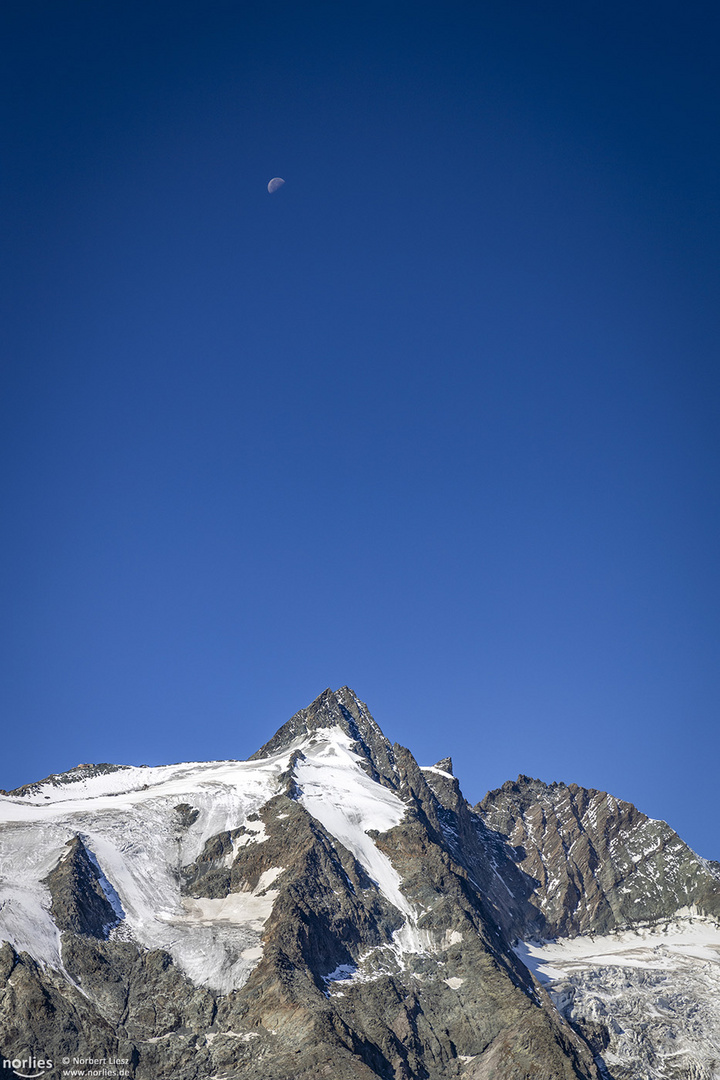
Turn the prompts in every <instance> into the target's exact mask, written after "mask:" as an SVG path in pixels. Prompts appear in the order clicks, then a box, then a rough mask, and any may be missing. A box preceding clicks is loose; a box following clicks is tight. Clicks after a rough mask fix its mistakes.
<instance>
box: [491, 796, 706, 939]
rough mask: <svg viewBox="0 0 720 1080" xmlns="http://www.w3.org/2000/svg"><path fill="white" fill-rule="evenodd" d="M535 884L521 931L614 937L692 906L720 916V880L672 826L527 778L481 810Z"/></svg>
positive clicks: (617, 803)
mask: <svg viewBox="0 0 720 1080" xmlns="http://www.w3.org/2000/svg"><path fill="white" fill-rule="evenodd" d="M475 813H476V814H477V816H478V817H479V819H480V820H481V821H482V822H483V824H484V825H485V826H486V827H487V828H489V829H491V830H493V831H494V832H495V834H496V835H497V836H498V837H502V838H504V840H505V841H506V843H507V844H508V845H509V848H510V849H512V851H513V853H514V857H515V859H516V860H517V866H518V867H519V868H520V869H521V870H522V872H523V873H524V874H525V875H527V878H528V879H531V880H533V882H534V888H533V894H532V896H531V897H530V898H529V905H530V908H534V909H536V912H537V914H538V916H539V917H540V918H539V919H538V918H536V917H533V916H529V917H528V913H527V912H526V916H525V919H524V920H522V921H521V922H520V923H519V924H518V925H517V927H516V932H517V934H518V935H519V936H532V934H533V933H536V932H537V927H538V925H540V926H542V932H543V934H544V936H546V937H555V936H558V935H560V936H568V935H570V936H572V935H575V934H579V933H586V932H593V933H606V932H607V931H609V930H612V929H616V928H618V927H622V926H629V925H632V924H634V923H637V922H652V921H653V920H659V919H663V918H667V917H668V916H670V915H672V914H673V913H674V912H676V911H678V910H679V909H681V908H685V907H694V908H696V909H697V910H698V911H700V912H703V913H705V914H708V915H715V916H720V876H719V875H718V874H717V872H716V871H715V870H713V868H712V867H711V866H710V865H709V864H708V863H707V862H706V861H705V860H704V859H701V858H699V856H697V855H696V854H695V852H693V851H692V850H691V849H690V848H689V847H688V846H687V844H685V843H683V841H682V840H681V839H680V837H679V836H678V835H677V833H675V832H673V830H672V829H671V828H670V826H669V825H667V824H666V823H665V822H664V821H654V820H653V819H651V818H648V817H646V815H645V814H642V813H641V812H640V811H639V810H637V809H636V808H635V807H634V806H632V804H631V803H628V802H623V801H621V800H619V799H615V798H613V796H612V795H608V794H607V793H606V792H603V791H594V790H588V789H586V788H582V787H578V785H577V784H569V785H566V784H561V783H553V784H545V783H543V782H542V781H541V780H532V779H530V778H529V777H527V776H519V777H518V779H517V780H516V781H508V782H507V783H505V784H503V786H502V787H501V788H498V789H497V790H496V791H491V792H489V793H488V794H487V795H486V796H485V798H484V799H483V800H482V802H481V803H479V804H478V805H477V806H476V807H475Z"/></svg>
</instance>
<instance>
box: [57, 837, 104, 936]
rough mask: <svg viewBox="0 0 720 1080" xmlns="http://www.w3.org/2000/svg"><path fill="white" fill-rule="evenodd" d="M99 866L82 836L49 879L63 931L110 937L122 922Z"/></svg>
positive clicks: (66, 853)
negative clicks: (103, 882) (102, 878)
mask: <svg viewBox="0 0 720 1080" xmlns="http://www.w3.org/2000/svg"><path fill="white" fill-rule="evenodd" d="M100 879H101V875H100V871H99V869H98V866H97V863H96V862H95V861H94V860H93V859H92V858H91V856H90V853H89V852H88V849H87V848H86V847H85V845H84V844H83V842H82V840H81V839H80V837H79V836H76V837H75V838H74V839H73V840H71V841H70V843H69V844H68V845H67V846H66V848H65V851H64V853H63V854H62V855H61V856H60V859H59V861H58V863H57V865H56V866H55V868H54V869H53V870H51V871H50V873H49V874H48V876H47V877H46V878H45V884H46V885H47V886H48V888H49V889H50V895H51V897H52V907H51V911H52V916H53V918H54V920H55V922H56V923H57V925H58V927H59V929H60V930H69V931H72V932H73V933H75V934H87V935H89V936H91V937H97V938H106V937H107V936H108V933H109V931H110V930H111V929H112V927H113V926H117V924H118V923H119V921H120V917H119V915H118V914H117V913H116V912H115V909H114V908H113V906H112V904H111V903H110V901H109V900H108V898H107V896H106V895H105V892H104V890H103V887H102V885H101V880H100Z"/></svg>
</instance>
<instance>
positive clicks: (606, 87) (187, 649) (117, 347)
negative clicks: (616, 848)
mask: <svg viewBox="0 0 720 1080" xmlns="http://www.w3.org/2000/svg"><path fill="white" fill-rule="evenodd" d="M1 18H2V21H3V23H4V29H3V41H4V45H3V49H4V52H5V56H4V61H3V78H4V82H5V92H4V94H3V99H4V104H3V106H2V110H3V112H2V127H3V146H4V156H5V165H4V169H3V173H2V179H1V180H0V196H1V198H2V204H3V208H4V222H3V241H2V244H3V250H4V255H5V257H4V259H3V270H2V274H3V290H2V291H3V297H4V299H3V302H2V303H3V308H4V312H3V322H4V326H5V332H4V340H5V348H4V353H5V360H4V362H3V376H2V378H3V388H2V422H1V426H0V428H1V429H0V445H1V446H2V460H3V468H2V481H1V482H2V504H3V508H4V510H3V519H4V526H3V530H2V534H1V544H2V559H1V563H0V564H1V566H2V589H3V598H4V599H3V603H2V612H3V614H2V654H3V657H4V661H3V679H2V697H3V702H2V711H3V716H4V751H5V752H4V754H3V759H2V764H1V767H0V785H1V786H3V787H5V788H11V787H13V786H15V785H17V784H20V783H23V782H26V781H28V780H32V779H36V778H39V777H40V776H44V775H46V774H47V773H49V772H51V771H60V770H63V769H65V768H68V767H70V766H72V765H75V764H77V763H78V762H81V761H119V762H130V763H136V764H141V763H148V764H159V763H163V762H167V761H178V760H188V759H191V760H192V759H211V758H225V757H240V758H242V757H245V756H247V755H249V754H250V753H252V752H253V751H254V750H256V749H257V747H258V746H259V745H261V743H263V742H264V741H266V739H268V738H269V737H270V735H271V734H272V733H273V732H274V730H275V729H276V728H277V727H278V726H279V725H280V724H281V723H282V722H284V721H285V720H286V719H287V718H288V717H289V716H290V715H291V714H292V713H293V712H295V711H296V710H297V709H298V708H301V707H302V706H304V705H306V704H307V703H308V702H309V701H310V700H311V699H312V698H314V697H315V696H316V695H317V694H319V693H320V692H321V691H322V690H323V689H324V688H325V687H326V686H332V687H337V686H340V685H343V684H349V685H350V686H352V687H353V688H354V689H355V690H356V691H357V693H358V694H359V696H360V697H361V698H363V699H364V700H365V701H367V702H368V704H369V706H370V708H371V710H372V711H373V713H374V715H375V717H376V719H377V720H378V722H379V723H380V724H381V726H382V727H383V729H384V730H385V732H386V734H387V735H388V736H389V737H390V738H391V739H393V740H397V741H399V742H401V743H403V744H405V745H408V746H409V747H410V748H411V749H412V750H413V752H414V753H415V755H416V757H418V759H419V760H420V761H421V763H431V762H432V761H435V760H437V759H438V758H440V757H443V756H445V755H446V754H452V756H453V757H454V759H455V762H456V772H457V773H458V775H459V776H460V778H461V781H462V784H463V788H464V791H465V793H466V795H467V796H468V798H470V799H471V800H472V801H473V802H474V801H476V800H478V799H480V798H481V797H482V795H483V794H484V793H485V791H486V790H487V789H488V788H490V787H495V786H497V785H499V784H501V783H502V782H503V781H504V780H506V779H510V778H514V777H515V776H517V774H518V773H520V772H523V773H527V774H530V775H533V776H539V777H541V778H542V779H545V780H547V781H551V780H556V779H557V780H565V781H567V782H572V781H575V782H577V783H580V784H584V785H586V786H592V787H597V788H601V789H604V790H609V791H611V792H612V793H613V794H615V795H616V796H618V797H620V798H625V799H629V800H631V801H633V802H635V803H636V805H638V806H639V808H640V809H642V810H644V811H645V812H647V813H649V814H651V815H652V816H655V817H662V818H665V819H666V820H668V821H669V822H670V824H671V825H672V826H673V827H674V828H676V829H677V830H678V831H679V832H680V833H681V835H682V836H683V837H684V838H685V839H686V840H687V841H688V842H689V843H691V844H692V845H693V846H694V847H695V848H696V849H697V850H698V851H699V852H700V853H701V854H703V855H705V856H707V857H710V858H720V846H718V840H717V804H716V769H717V755H718V733H717V731H718V728H717V718H718V681H719V680H718V670H719V665H718V609H719V603H718V601H719V600H720V597H719V596H718V592H719V589H718V584H719V582H718V568H717V567H718V558H717V552H718V536H717V534H718V524H719V512H718V510H719V508H718V490H719V484H718V472H719V467H718V466H719V454H718V415H717V414H718V382H719V378H718V337H719V334H718V330H719V325H718V323H719V322H720V318H719V316H718V311H719V310H720V309H719V308H718V304H717V295H718V284H719V281H718V278H719V276H720V275H719V273H718V269H719V265H718V264H719V259H718V252H719V243H718V241H719V240H720V218H719V216H718V175H719V172H720V170H719V168H718V166H719V165H720V160H719V158H720V154H719V152H718V140H717V131H718V119H719V117H718V113H719V112H720V87H719V86H718V81H717V45H718V31H719V29H720V22H719V20H718V17H717V16H716V15H715V14H713V13H711V12H710V9H709V7H708V5H704V4H703V5H700V4H690V5H687V4H685V5H682V6H681V5H680V4H679V3H660V4H657V3H655V4H652V5H651V4H648V3H639V4H633V5H620V4H619V3H609V4H599V3H595V2H591V0H587V2H584V3H577V2H574V3H570V2H567V3H565V2H550V3H549V4H545V5H542V6H539V5H537V4H535V3H531V2H529V0H527V2H525V0H514V2H513V3H506V2H503V3H500V2H497V3H479V4H478V3H473V4H465V3H443V4H440V3H433V4H426V3H422V2H421V3H413V4H405V3H392V2H386V3H383V4H374V3H367V4H361V5H338V4H330V3H327V4H325V3H312V2H311V3H308V4H284V3H276V4H274V5H268V4H260V3H237V2H233V3H230V2H224V0H218V2H212V3H202V4H201V3H199V2H192V3H178V2H173V3H170V2H157V0H143V2H142V3H140V2H136V0H123V2H122V3H119V2H112V0H110V2H106V3H103V4H98V5H89V4H84V3H75V2H68V3H65V4H62V5H58V4H55V3H50V2H49V0H33V3H31V4H30V3H27V2H26V0H12V2H10V3H7V4H5V5H4V7H3V12H2V16H1ZM276 175H279V176H282V177H284V178H285V180H286V184H285V187H284V188H282V190H281V191H279V192H277V193H275V194H274V195H272V196H270V195H268V193H267V190H266V185H267V182H268V180H269V179H270V178H271V177H272V176H276Z"/></svg>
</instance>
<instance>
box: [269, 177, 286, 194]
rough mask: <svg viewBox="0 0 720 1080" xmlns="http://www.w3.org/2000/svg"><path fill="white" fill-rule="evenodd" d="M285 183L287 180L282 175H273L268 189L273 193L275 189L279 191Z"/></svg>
mask: <svg viewBox="0 0 720 1080" xmlns="http://www.w3.org/2000/svg"><path fill="white" fill-rule="evenodd" d="M284 183H285V181H284V180H283V178H282V176H273V178H272V180H271V181H270V183H269V184H268V191H269V192H270V194H271V195H272V193H273V191H277V190H278V188H281V187H282V186H283V184H284Z"/></svg>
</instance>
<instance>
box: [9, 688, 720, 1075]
mask: <svg viewBox="0 0 720 1080" xmlns="http://www.w3.org/2000/svg"><path fill="white" fill-rule="evenodd" d="M0 942H2V944H1V945H0V1054H2V1056H3V1068H2V1076H3V1077H6V1076H7V1077H11V1076H17V1077H26V1076H28V1075H32V1076H41V1075H47V1076H57V1077H60V1076H69V1075H75V1076H91V1075H103V1076H116V1077H117V1076H130V1077H134V1078H137V1080H171V1078H172V1080H234V1078H238V1080H324V1078H325V1077H328V1078H331V1080H375V1078H382V1080H451V1078H452V1080H454V1078H458V1080H530V1078H532V1080H566V1078H567V1080H570V1078H583V1080H713V1078H718V1077H720V866H718V864H716V863H713V862H710V861H707V860H705V859H702V858H700V857H699V856H698V855H696V854H695V853H694V852H693V851H691V849H690V848H689V847H688V846H687V845H686V844H685V843H683V841H682V840H681V839H680V838H679V837H678V836H677V834H676V833H674V832H673V830H672V829H671V828H670V826H669V825H667V824H666V823H665V822H661V821H654V820H652V819H650V818H648V817H646V816H645V815H644V814H642V813H641V812H640V811H639V810H637V809H636V808H635V807H634V806H632V805H631V804H629V803H627V802H623V801H621V800H618V799H615V798H614V797H613V796H612V795H609V794H607V793H605V792H599V791H593V790H587V789H584V788H581V787H578V786H577V785H575V784H569V785H566V784H563V783H550V784H547V783H544V782H542V781H540V780H536V779H531V778H529V777H526V776H519V777H518V779H517V780H515V781H509V782H507V783H505V784H503V786H502V787H501V788H499V789H497V790H495V791H491V792H489V793H488V794H487V795H486V796H485V798H484V799H483V800H482V802H480V803H479V804H478V805H477V806H474V807H473V806H470V805H469V803H468V802H467V801H466V800H465V798H464V797H463V795H462V792H461V790H460V786H459V783H458V780H457V778H456V777H455V776H454V772H453V765H452V761H451V760H450V758H445V759H443V760H442V761H439V762H438V763H437V764H435V765H432V766H426V767H421V766H419V765H418V764H417V762H416V761H415V758H414V757H413V755H412V754H411V753H410V751H409V750H407V749H405V748H404V747H402V746H399V745H398V744H394V745H393V744H391V743H390V742H389V741H388V740H387V739H386V738H385V736H384V735H383V733H382V731H381V730H380V728H379V727H378V725H377V724H376V722H375V721H374V720H373V718H372V716H371V715H370V713H369V711H368V709H367V706H365V705H364V704H363V703H362V702H361V701H360V700H359V699H358V698H357V696H356V695H355V694H354V693H353V691H352V690H350V689H349V688H347V687H343V688H342V689H340V690H338V691H334V692H333V691H331V690H326V691H325V692H324V693H323V694H321V695H320V697H318V698H317V700H316V701H314V702H313V703H312V704H311V705H310V706H309V707H308V708H306V709H302V710H301V711H300V712H298V713H297V714H296V715H295V716H293V717H292V719H290V720H289V721H288V722H287V723H286V724H284V725H283V726H282V727H281V728H280V729H279V730H278V731H277V733H276V734H275V735H274V736H273V737H272V738H271V739H270V740H269V742H267V743H266V744H265V745H264V746H263V747H262V748H261V749H260V750H258V752H257V753H256V754H254V755H253V756H252V757H251V758H250V759H249V760H248V761H220V762H217V761H216V762H200V763H198V762H194V763H184V764H179V765H167V766H160V767H153V768H150V767H146V766H141V767H136V766H118V765H110V764H99V765H89V764H85V765H78V766H77V767H76V768H74V769H71V770H70V771H69V772H66V773H62V774H57V775H53V776H50V777H48V778H47V779H45V780H43V781H39V782H37V783H33V784H28V785H25V786H24V787H22V788H18V789H17V790H15V791H11V792H4V793H2V795H0ZM93 1063H95V1067H94V1068H93ZM98 1063H99V1064H98Z"/></svg>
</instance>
